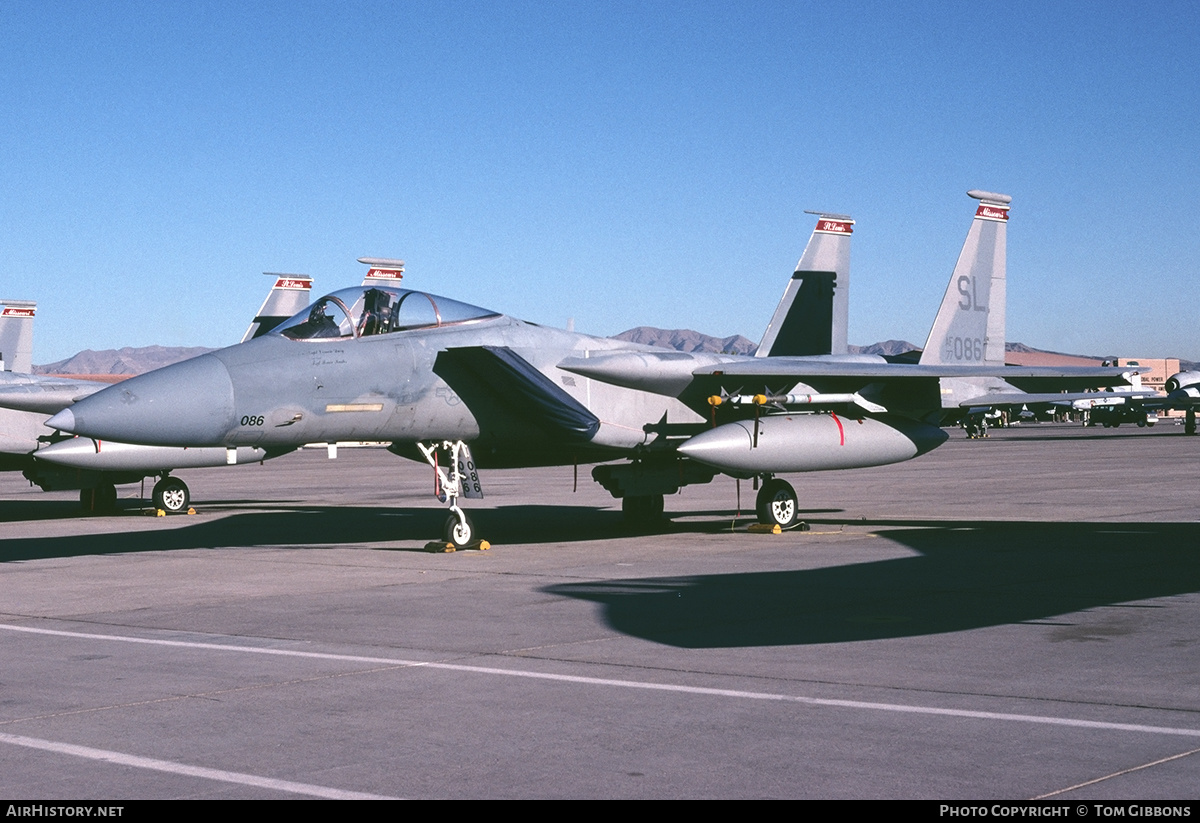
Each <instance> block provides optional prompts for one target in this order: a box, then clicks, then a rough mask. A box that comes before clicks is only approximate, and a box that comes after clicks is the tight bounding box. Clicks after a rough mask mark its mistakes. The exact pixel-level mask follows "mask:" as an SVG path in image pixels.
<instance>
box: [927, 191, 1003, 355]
mask: <svg viewBox="0 0 1200 823" xmlns="http://www.w3.org/2000/svg"><path fill="white" fill-rule="evenodd" d="M967 195H968V196H970V197H973V198H975V199H976V200H978V201H979V206H978V208H976V209H975V219H974V220H972V221H971V228H970V230H969V231H968V232H967V240H966V242H965V243H963V247H962V252H961V253H960V254H959V255H958V263H957V264H955V266H954V273H953V274H952V275H951V276H950V285H948V286H947V287H946V295H945V297H943V298H942V305H941V308H939V309H938V313H937V317H936V318H935V319H934V321H933V328H932V329H930V331H929V339H928V340H926V341H925V350H924V351H923V352H922V353H921V361H920V362H921V363H922V364H923V365H934V366H943V365H974V364H984V365H989V366H1003V365H1004V342H1005V327H1004V310H1005V285H1006V281H1005V277H1006V263H1005V254H1006V244H1007V234H1006V229H1007V226H1008V208H1009V206H1008V204H1009V203H1010V202H1011V201H1012V198H1011V197H1009V196H1008V195H1007V194H993V193H991V192H986V191H978V190H974V189H973V190H971V191H969V192H967Z"/></svg>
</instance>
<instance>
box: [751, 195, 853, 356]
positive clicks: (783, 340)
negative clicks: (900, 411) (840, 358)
mask: <svg viewBox="0 0 1200 823" xmlns="http://www.w3.org/2000/svg"><path fill="white" fill-rule="evenodd" d="M808 214H817V215H818V219H817V226H816V228H815V229H813V233H812V237H811V238H809V241H808V245H807V246H805V247H804V254H803V255H801V257H800V262H799V263H797V264H796V271H795V273H794V274H792V279H791V280H790V281H789V282H788V285H787V288H786V289H784V292H783V298H782V299H781V300H780V301H779V305H778V306H777V307H776V308H775V314H774V316H772V317H771V322H770V323H769V324H768V325H767V330H766V332H765V333H764V334H763V338H762V342H761V343H759V345H758V351H757V352H756V354H755V356H757V357H772V356H776V357H778V356H789V357H801V356H806V355H814V354H846V353H847V351H849V349H848V348H847V345H846V344H847V338H846V324H847V321H848V319H849V309H850V235H851V234H853V232H854V221H853V220H852V219H850V218H849V217H847V216H846V215H844V214H821V213H819V212H808Z"/></svg>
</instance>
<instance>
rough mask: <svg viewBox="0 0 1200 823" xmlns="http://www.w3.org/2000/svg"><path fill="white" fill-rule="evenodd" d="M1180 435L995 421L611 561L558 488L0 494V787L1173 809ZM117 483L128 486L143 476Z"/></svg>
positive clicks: (618, 545)
mask: <svg viewBox="0 0 1200 823" xmlns="http://www.w3.org/2000/svg"><path fill="white" fill-rule="evenodd" d="M1197 466H1200V437H1186V436H1184V435H1182V428H1180V427H1176V426H1172V425H1168V424H1167V423H1166V422H1164V423H1160V424H1159V426H1157V427H1155V428H1154V429H1153V430H1137V429H1133V430H1130V429H1127V428H1125V427H1122V428H1121V429H1117V430H1115V431H1112V430H1096V429H1082V428H1079V427H1068V426H1050V425H1042V426H1026V427H1023V428H1019V429H1009V430H1002V431H998V432H996V431H994V432H993V436H992V437H991V438H989V439H987V440H982V441H967V440H965V439H963V435H962V433H961V432H955V433H954V434H953V436H952V440H951V442H949V443H947V444H946V445H945V446H943V447H941V448H939V449H937V450H935V451H934V452H932V453H930V454H928V455H926V456H924V457H920V458H918V459H916V460H914V461H911V462H909V463H905V464H900V465H895V466H887V467H882V468H877V469H860V470H854V471H844V472H827V473H821V474H810V475H794V476H790V477H789V478H788V479H789V480H791V481H792V482H793V483H794V485H795V486H796V488H797V491H798V492H799V494H800V498H801V508H802V509H803V517H804V518H805V520H806V521H807V522H808V523H809V524H810V525H811V530H810V531H807V532H802V531H792V532H789V533H786V534H783V535H778V536H773V535H758V534H750V533H747V532H746V530H745V527H746V525H747V524H748V523H749V522H751V520H752V518H751V516H750V515H748V514H747V513H748V512H750V511H752V509H753V492H752V491H751V489H750V485H749V483H745V482H744V483H742V484H741V517H740V518H739V517H738V516H737V515H738V500H737V493H738V489H737V484H735V482H734V481H733V480H730V479H728V478H718V479H717V480H715V481H714V482H713V483H711V484H709V485H704V486H692V487H688V488H686V489H684V491H683V493H682V494H680V495H676V496H672V497H669V498H668V499H667V513H668V516H669V517H670V522H669V523H668V524H666V525H664V527H663V529H662V530H661V531H658V532H656V533H653V534H641V535H634V534H630V533H629V532H627V531H626V530H625V529H624V527H623V525H622V517H621V514H620V510H619V507H618V506H616V505H614V504H615V503H616V501H613V500H612V499H611V498H609V497H608V495H607V494H606V493H605V492H604V491H603V490H602V489H601V488H600V487H599V486H597V485H596V484H594V483H593V482H592V481H591V478H590V473H589V472H590V467H580V469H579V479H578V491H573V486H574V477H573V470H572V468H571V467H569V466H568V467H564V468H550V469H537V470H497V471H484V472H482V473H481V479H482V481H483V485H484V491H485V493H486V495H487V497H486V498H485V499H484V500H483V501H468V505H470V507H471V511H472V514H473V515H474V516H475V521H476V523H477V524H478V526H479V530H480V533H481V535H482V536H483V537H485V538H488V539H489V540H490V541H491V542H492V543H493V547H492V548H491V550H489V551H486V552H480V551H466V552H457V553H453V554H431V553H427V552H425V551H423V550H422V547H423V546H424V544H425V542H426V541H427V540H429V539H431V538H433V537H435V536H437V535H438V534H439V533H440V530H441V525H442V521H443V520H444V518H445V514H444V509H443V507H442V506H441V504H439V503H438V502H437V501H436V500H435V499H433V497H432V477H431V474H432V473H431V472H430V470H429V469H428V468H427V467H424V466H423V465H418V464H415V463H411V462H408V461H405V460H402V459H400V458H396V457H393V456H391V455H389V454H387V453H386V452H384V451H382V450H375V449H342V450H340V453H339V457H338V459H337V460H333V461H330V460H327V459H326V456H325V453H324V452H323V451H304V452H301V453H297V454H293V455H288V456H285V457H283V458H280V459H278V460H276V461H271V462H268V463H266V464H264V465H261V466H257V465H256V466H245V467H231V468H222V469H205V470H191V471H186V472H180V473H179V474H180V476H181V477H183V478H184V479H185V480H186V481H187V482H188V483H189V485H190V486H191V489H192V494H193V505H194V506H195V507H196V509H197V514H195V515H192V516H176V517H166V518H158V517H153V516H149V515H148V514H147V513H145V512H144V511H142V510H141V509H140V508H139V505H140V503H139V501H137V500H135V499H132V498H131V495H133V494H135V493H136V492H137V488H136V487H132V486H126V487H121V488H120V492H121V495H122V500H121V506H122V510H121V511H120V512H119V513H118V514H116V515H112V516H105V517H85V516H80V515H78V514H77V503H76V495H75V494H72V493H53V494H44V493H42V492H40V491H38V490H37V489H31V488H29V487H28V485H27V484H26V483H25V481H23V480H22V479H21V478H20V476H19V475H16V474H12V473H10V474H8V475H5V476H0V660H3V661H4V665H3V667H2V668H0V796H3V797H6V798H38V799H42V800H47V799H93V800H104V799H113V800H119V799H122V798H277V797H278V798H285V797H359V796H383V797H410V798H415V797H421V798H456V797H539V798H540V797H547V798H548V797H571V798H576V797H589V798H590V797H596V798H609V797H615V798H619V797H655V798H671V797H721V798H741V797H800V798H809V797H811V798H935V799H958V800H985V799H992V798H996V799H1008V800H1021V799H1028V798H1035V797H1050V798H1052V799H1054V800H1056V801H1061V802H1062V803H1063V804H1064V805H1066V804H1073V803H1076V802H1078V801H1080V800H1083V799H1097V800H1102V799H1124V800H1170V799H1181V800H1182V799H1194V798H1196V796H1197V786H1200V488H1198V487H1197V485H1196V482H1195V476H1196V469H1197ZM146 491H147V494H148V491H149V489H148V486H147V489H146Z"/></svg>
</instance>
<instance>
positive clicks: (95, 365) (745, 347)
mask: <svg viewBox="0 0 1200 823" xmlns="http://www.w3.org/2000/svg"><path fill="white" fill-rule="evenodd" d="M613 337H614V338H615V339H617V340H628V341H629V342H631V343H642V344H645V345H649V346H662V347H663V348H668V349H675V350H676V351H686V352H703V351H708V352H728V353H731V354H754V352H755V351H756V350H757V349H758V345H757V344H756V343H754V342H752V341H751V340H748V339H747V338H745V337H742V336H741V335H740V334H734V335H731V336H729V337H713V336H712V335H708V334H702V333H700V332H698V331H692V330H691V329H656V328H654V327H653V326H638V327H637V328H633V329H629V330H628V331H623V332H621V333H620V334H616V335H613ZM919 348H920V347H919V346H915V345H913V344H912V343H909V342H908V341H907V340H884V341H883V342H881V343H872V344H871V345H869V346H850V351H851V352H853V353H855V354H880V355H895V354H903V353H904V352H908V351H915V350H917V349H919ZM1005 348H1006V350H1008V351H1010V352H1022V353H1032V354H1043V353H1044V354H1056V355H1057V354H1062V353H1061V352H1048V351H1046V350H1045V349H1035V348H1033V347H1032V346H1026V345H1025V344H1024V343H1009V344H1008V345H1007V346H1005ZM210 351H216V349H209V348H204V347H203V346H193V347H190V348H182V347H178V346H176V347H171V346H142V347H140V348H133V347H128V348H124V349H106V350H105V351H92V350H91V349H87V350H85V351H81V352H80V353H79V354H77V355H75V356H74V357H68V358H67V359H66V360H59V361H58V362H57V363H47V364H46V365H44V366H34V367H33V372H34V374H76V375H113V374H120V375H133V374H142V373H144V372H148V371H153V370H154V369H158V368H162V367H163V366H169V365H171V364H172V363H178V362H179V361H181V360H187V359H188V358H191V357H197V356H198V355H201V354H206V353H207V352H210ZM1068 356H1074V357H1079V356H1080V355H1068ZM1088 359H1090V360H1097V361H1099V360H1102V359H1104V358H1101V357H1089V358H1088ZM1179 367H1180V368H1181V369H1195V368H1197V364H1196V363H1193V362H1190V361H1186V360H1180V361H1179Z"/></svg>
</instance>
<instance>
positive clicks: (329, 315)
mask: <svg viewBox="0 0 1200 823" xmlns="http://www.w3.org/2000/svg"><path fill="white" fill-rule="evenodd" d="M497 316H499V312H494V311H490V310H488V309H481V308H479V307H478V306H471V305H469V304H467V303H460V302H458V301H457V300H451V299H449V298H448V297H438V296H436V295H433V294H426V293H425V292H420V291H411V290H409V289H384V288H378V287H374V286H360V287H358V288H352V289H342V290H341V291H335V292H334V293H333V294H327V295H325V296H324V297H322V298H321V299H320V300H318V301H317V302H315V303H313V304H312V305H311V306H309V307H308V308H306V309H305V310H304V311H302V312H300V313H299V314H297V315H295V316H293V317H291V318H290V319H288V320H286V321H284V322H283V323H281V324H279V327H278V328H276V329H275V331H274V332H272V333H273V334H281V335H283V336H284V337H287V338H289V339H291V340H328V339H335V338H343V337H369V336H371V335H376V334H390V333H391V332H398V331H408V330H409V329H429V328H437V327H439V326H448V325H451V324H457V323H466V322H469V321H472V320H482V319H484V318H487V317H497Z"/></svg>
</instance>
